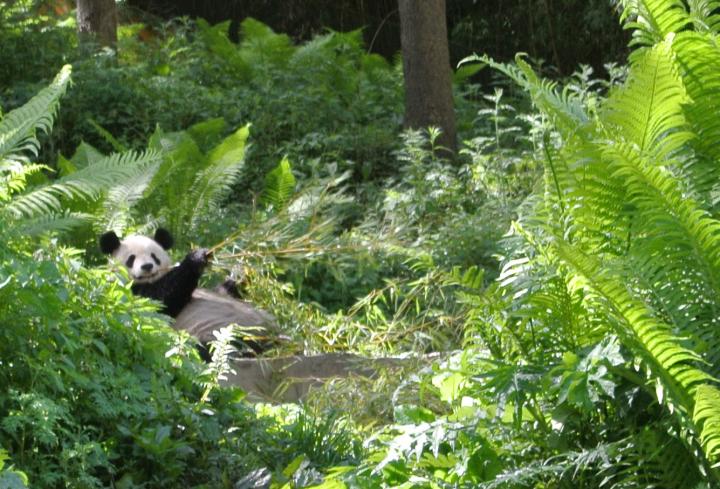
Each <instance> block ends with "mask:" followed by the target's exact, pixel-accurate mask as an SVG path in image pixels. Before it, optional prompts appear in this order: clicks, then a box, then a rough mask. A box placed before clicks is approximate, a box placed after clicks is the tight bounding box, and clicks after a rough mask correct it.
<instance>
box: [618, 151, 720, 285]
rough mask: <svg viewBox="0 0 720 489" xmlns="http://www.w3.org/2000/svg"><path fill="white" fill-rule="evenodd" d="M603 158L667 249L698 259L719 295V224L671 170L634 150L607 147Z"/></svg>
mask: <svg viewBox="0 0 720 489" xmlns="http://www.w3.org/2000/svg"><path fill="white" fill-rule="evenodd" d="M604 158H605V159H606V161H608V163H609V164H610V166H611V168H612V170H613V175H614V176H616V177H619V178H621V179H623V180H624V181H625V184H626V187H627V189H628V197H629V199H630V200H631V201H632V202H634V203H635V204H636V205H637V206H638V207H639V208H640V209H641V212H642V214H641V216H642V218H643V219H646V220H647V221H646V222H647V223H652V224H653V225H654V226H655V229H656V232H658V233H661V234H662V236H663V237H664V240H665V244H666V245H667V247H668V248H670V247H671V246H677V247H678V248H680V249H683V250H686V252H687V253H688V254H689V256H692V257H694V258H695V259H697V260H698V261H699V263H701V264H702V267H701V268H703V269H705V270H707V275H708V279H709V280H710V282H711V284H712V287H713V290H715V293H716V294H720V221H718V220H716V219H713V218H712V217H710V215H709V214H708V213H707V212H706V211H704V210H703V209H702V208H700V207H699V206H698V205H697V204H696V203H695V202H694V201H693V200H692V199H690V198H688V197H687V195H686V194H685V193H684V192H683V191H682V188H681V187H680V183H679V181H678V179H677V178H675V177H674V176H673V175H672V173H670V171H669V170H668V169H666V168H663V167H660V166H656V165H654V164H653V163H652V162H650V161H648V160H647V159H645V158H643V157H642V156H641V155H640V154H638V153H637V152H636V151H635V150H634V148H632V147H630V146H628V145H623V144H618V145H616V146H614V147H608V148H607V149H606V150H605V152H604Z"/></svg>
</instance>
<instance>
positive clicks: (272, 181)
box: [260, 157, 295, 211]
mask: <svg viewBox="0 0 720 489" xmlns="http://www.w3.org/2000/svg"><path fill="white" fill-rule="evenodd" d="M294 193H295V176H294V175H293V173H292V166H291V165H290V160H288V159H287V157H285V158H283V159H282V161H281V162H280V163H279V164H278V166H276V167H275V168H274V169H273V170H272V171H270V172H269V173H268V174H267V175H266V176H265V189H264V190H263V193H262V195H261V197H260V201H261V202H263V203H264V204H266V205H268V206H272V207H273V208H274V209H275V210H277V211H281V210H283V209H284V208H285V206H286V205H287V203H288V202H290V199H291V198H292V196H293V194H294Z"/></svg>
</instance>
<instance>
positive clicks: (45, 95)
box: [0, 65, 72, 160]
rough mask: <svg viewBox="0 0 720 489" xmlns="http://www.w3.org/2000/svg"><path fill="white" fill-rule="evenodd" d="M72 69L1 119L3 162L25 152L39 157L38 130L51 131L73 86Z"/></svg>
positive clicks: (60, 74)
mask: <svg viewBox="0 0 720 489" xmlns="http://www.w3.org/2000/svg"><path fill="white" fill-rule="evenodd" d="M71 71H72V68H71V66H70V65H65V66H63V68H62V69H61V70H60V72H59V73H58V74H57V76H56V77H55V79H54V80H53V82H52V83H51V84H50V85H48V86H47V87H46V88H44V89H42V90H41V91H40V92H39V93H38V94H37V95H35V96H34V97H33V98H31V99H30V101H29V102H27V103H26V104H25V105H23V106H22V107H19V108H17V109H15V110H13V111H11V112H9V113H8V114H6V115H5V117H3V118H2V119H1V120H0V160H2V159H9V158H17V157H20V155H21V153H23V152H26V151H27V152H30V153H32V154H37V151H38V145H39V142H38V139H37V136H36V133H37V131H43V132H46V133H47V132H49V131H50V129H51V128H52V123H53V120H54V118H55V113H56V112H57V108H58V105H59V102H60V97H62V96H63V95H64V94H65V91H66V90H67V87H68V85H69V84H70V73H71Z"/></svg>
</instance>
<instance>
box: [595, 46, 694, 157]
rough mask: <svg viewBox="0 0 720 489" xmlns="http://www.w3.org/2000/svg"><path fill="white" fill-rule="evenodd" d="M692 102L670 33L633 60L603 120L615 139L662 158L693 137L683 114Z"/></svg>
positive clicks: (609, 101) (610, 101)
mask: <svg viewBox="0 0 720 489" xmlns="http://www.w3.org/2000/svg"><path fill="white" fill-rule="evenodd" d="M689 102H690V98H689V97H688V95H687V93H686V92H685V87H684V85H683V83H682V80H681V79H680V76H679V75H678V73H677V69H676V67H675V60H674V53H673V51H672V36H670V37H669V38H668V39H666V40H664V41H663V42H660V43H658V44H657V45H656V46H654V47H653V48H652V49H649V50H647V51H645V52H644V53H642V55H641V57H640V58H639V59H638V60H637V61H636V63H634V65H633V69H632V71H631V74H630V77H629V79H628V81H627V83H626V85H625V86H624V87H623V89H621V90H618V91H617V92H616V93H615V94H614V95H613V96H612V97H611V98H610V99H609V100H608V101H607V103H606V104H605V106H604V108H605V112H606V113H605V114H604V120H605V121H606V125H607V126H608V127H609V128H610V129H611V130H612V132H613V134H612V136H613V137H614V138H615V139H621V140H625V141H627V142H629V143H631V144H634V145H636V146H637V147H638V148H639V150H640V152H648V153H650V154H651V155H652V156H653V157H654V158H656V159H657V160H660V161H661V160H663V159H665V158H666V157H667V156H668V155H669V154H672V152H673V151H676V150H677V149H678V148H680V147H681V146H682V145H683V144H684V143H685V142H687V141H688V140H690V139H692V136H693V135H692V133H690V132H689V131H688V130H687V128H688V127H687V122H686V120H685V116H684V114H683V106H684V105H685V104H688V103H689Z"/></svg>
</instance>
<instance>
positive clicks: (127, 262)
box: [125, 255, 135, 268]
mask: <svg viewBox="0 0 720 489" xmlns="http://www.w3.org/2000/svg"><path fill="white" fill-rule="evenodd" d="M133 263H135V255H130V256H128V259H127V260H125V266H126V267H128V268H132V266H133Z"/></svg>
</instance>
